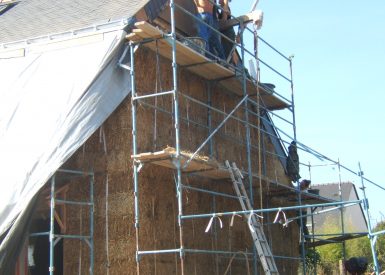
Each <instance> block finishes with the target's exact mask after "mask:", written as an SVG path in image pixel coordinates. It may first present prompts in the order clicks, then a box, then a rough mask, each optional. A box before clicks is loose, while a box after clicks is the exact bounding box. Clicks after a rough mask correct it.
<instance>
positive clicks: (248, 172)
mask: <svg viewBox="0 0 385 275" xmlns="http://www.w3.org/2000/svg"><path fill="white" fill-rule="evenodd" d="M244 27H245V26H244V23H243V22H242V21H241V22H240V28H241V31H240V40H241V59H242V63H243V64H242V94H243V97H245V96H247V86H246V68H245V67H244V66H245V64H246V63H245V44H244V39H243V31H244ZM257 100H259V98H258V99H257ZM248 106H249V101H248V100H245V102H244V112H245V128H246V155H247V174H248V181H249V196H250V204H251V206H252V207H254V194H253V177H252V167H251V151H250V127H249V111H248ZM258 111H259V110H258ZM258 119H259V118H258ZM258 131H259V129H258ZM260 149H261V148H258V150H260ZM259 176H261V175H259ZM260 191H262V190H260ZM261 203H262V202H261ZM253 263H254V264H253V270H254V274H257V250H256V248H255V246H253Z"/></svg>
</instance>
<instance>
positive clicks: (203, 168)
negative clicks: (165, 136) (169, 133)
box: [131, 147, 335, 205]
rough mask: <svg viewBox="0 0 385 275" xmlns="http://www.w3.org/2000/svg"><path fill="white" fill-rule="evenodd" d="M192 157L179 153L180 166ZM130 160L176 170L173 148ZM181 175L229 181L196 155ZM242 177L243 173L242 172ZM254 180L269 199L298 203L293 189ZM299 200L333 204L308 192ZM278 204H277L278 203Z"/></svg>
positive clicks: (226, 174) (213, 162)
mask: <svg viewBox="0 0 385 275" xmlns="http://www.w3.org/2000/svg"><path fill="white" fill-rule="evenodd" d="M191 156H192V153H190V152H186V151H182V152H181V166H182V167H183V165H184V164H185V163H186V161H188V160H189V159H190V157H191ZM131 158H132V159H134V160H135V161H139V162H141V163H151V164H154V165H159V166H162V167H165V168H169V169H176V166H175V161H176V150H175V148H173V147H167V148H165V149H163V150H161V151H157V152H146V153H141V154H137V155H131ZM182 172H183V173H188V174H191V175H196V176H201V177H204V178H209V179H213V180H229V179H230V175H229V172H228V170H227V169H226V167H225V166H224V165H222V164H221V163H220V162H218V161H217V160H215V159H212V158H209V157H207V156H202V155H197V156H195V157H194V158H193V159H192V160H191V162H190V163H189V164H188V165H187V167H186V168H183V169H182ZM242 173H243V174H244V175H246V174H247V173H245V172H244V171H242ZM251 176H252V177H253V178H254V179H256V180H255V181H254V183H253V188H257V189H258V188H259V186H260V185H259V180H261V182H262V188H263V192H267V195H268V196H269V197H271V198H276V199H278V200H279V198H281V199H283V200H284V201H282V204H285V205H286V204H292V205H295V204H297V203H298V193H297V191H296V189H295V188H294V187H291V186H286V185H284V184H278V183H276V182H274V181H273V180H271V179H269V178H268V177H266V176H258V175H257V174H254V173H252V175H251ZM301 198H302V203H303V204H313V203H323V202H334V201H335V200H331V199H328V198H325V197H321V196H319V195H315V194H311V193H308V192H301ZM278 203H279V202H278Z"/></svg>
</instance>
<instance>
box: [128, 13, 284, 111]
mask: <svg viewBox="0 0 385 275" xmlns="http://www.w3.org/2000/svg"><path fill="white" fill-rule="evenodd" d="M258 16H259V14H258V13H251V14H247V15H245V19H247V20H256V19H257V17H258ZM258 18H259V17H258ZM135 26H136V27H137V29H134V30H133V31H132V33H131V34H129V35H128V36H127V38H128V39H130V40H131V41H135V42H137V41H140V39H148V38H155V39H157V38H161V37H164V33H163V32H162V31H161V30H160V29H158V28H156V27H154V26H152V25H150V24H149V23H147V22H144V21H142V22H137V23H135ZM143 45H144V46H145V47H147V48H149V49H150V50H152V51H155V52H156V51H157V52H159V54H160V55H161V56H163V57H165V58H167V59H169V60H171V59H172V45H171V42H169V41H168V40H167V38H164V39H159V40H157V43H156V42H155V41H154V42H149V43H145V44H143ZM176 58H177V62H178V64H179V65H181V66H186V69H187V70H189V71H191V72H192V73H194V74H196V75H198V76H201V77H203V78H205V79H208V80H218V79H223V80H220V84H222V85H223V86H225V87H227V89H229V90H231V91H233V92H234V93H236V94H238V95H240V96H242V95H243V88H242V83H241V81H240V80H239V79H237V78H236V77H232V76H234V72H233V71H232V70H230V69H228V68H226V67H224V66H222V65H220V64H218V63H216V62H213V61H212V60H211V59H208V58H206V57H205V56H203V55H202V54H200V53H198V52H197V51H195V50H193V49H192V48H190V47H189V46H187V45H184V44H183V43H181V42H179V41H176ZM246 85H247V87H246V91H247V94H248V95H251V94H255V93H257V89H256V87H255V86H254V84H253V83H252V82H251V80H250V79H247V82H246ZM260 95H261V101H262V102H263V103H264V104H265V106H266V108H267V109H269V110H279V109H284V108H287V107H289V105H288V104H287V103H286V102H284V101H283V100H281V99H279V98H277V97H276V96H274V95H272V94H271V93H269V92H268V91H266V90H264V89H261V90H260Z"/></svg>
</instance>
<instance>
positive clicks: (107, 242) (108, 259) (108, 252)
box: [105, 174, 110, 275]
mask: <svg viewBox="0 0 385 275" xmlns="http://www.w3.org/2000/svg"><path fill="white" fill-rule="evenodd" d="M108 196H109V188H108V174H107V176H106V198H105V200H106V205H105V211H106V213H105V214H106V226H105V227H106V260H107V262H106V268H107V273H106V274H107V275H109V274H110V251H109V247H108V244H109V234H108V224H109V223H108V208H109V205H108Z"/></svg>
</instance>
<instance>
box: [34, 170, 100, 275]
mask: <svg viewBox="0 0 385 275" xmlns="http://www.w3.org/2000/svg"><path fill="white" fill-rule="evenodd" d="M75 178H76V179H81V180H87V179H88V184H89V199H88V200H87V201H78V200H68V199H67V196H66V194H67V191H68V188H69V184H71V182H70V181H71V180H74V179H75ZM63 182H64V183H63ZM59 184H60V186H59V187H58V185H59ZM59 196H61V197H60V198H58V197H59ZM47 198H49V206H50V208H49V212H50V213H49V231H47V232H32V233H30V234H29V237H30V238H38V237H39V238H40V237H48V240H49V268H48V271H49V274H50V275H53V274H55V246H56V245H57V244H58V243H59V242H60V241H61V240H64V239H67V240H79V241H81V242H85V243H86V244H87V246H88V249H89V274H91V275H92V274H94V174H93V173H92V172H83V171H76V170H69V169H58V170H57V171H56V173H55V174H54V175H53V176H52V177H51V179H50V190H49V195H48V196H47ZM66 205H72V206H76V207H81V208H82V207H86V208H88V212H89V214H88V216H89V221H88V224H89V229H88V234H87V235H86V234H82V232H80V233H79V234H67V233H66V229H67V228H66V222H67V221H66V219H67V215H66V208H65V207H66ZM58 206H61V207H63V210H62V212H61V213H60V212H59V211H57V210H58V209H57V207H58ZM80 210H82V209H80ZM79 213H80V215H82V211H79ZM60 214H61V215H60ZM55 221H56V223H57V224H58V225H59V227H60V230H61V233H60V234H58V233H56V228H55ZM81 221H82V218H81V219H80V223H81ZM81 226H82V225H81ZM85 233H87V232H85ZM79 265H81V263H79Z"/></svg>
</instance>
